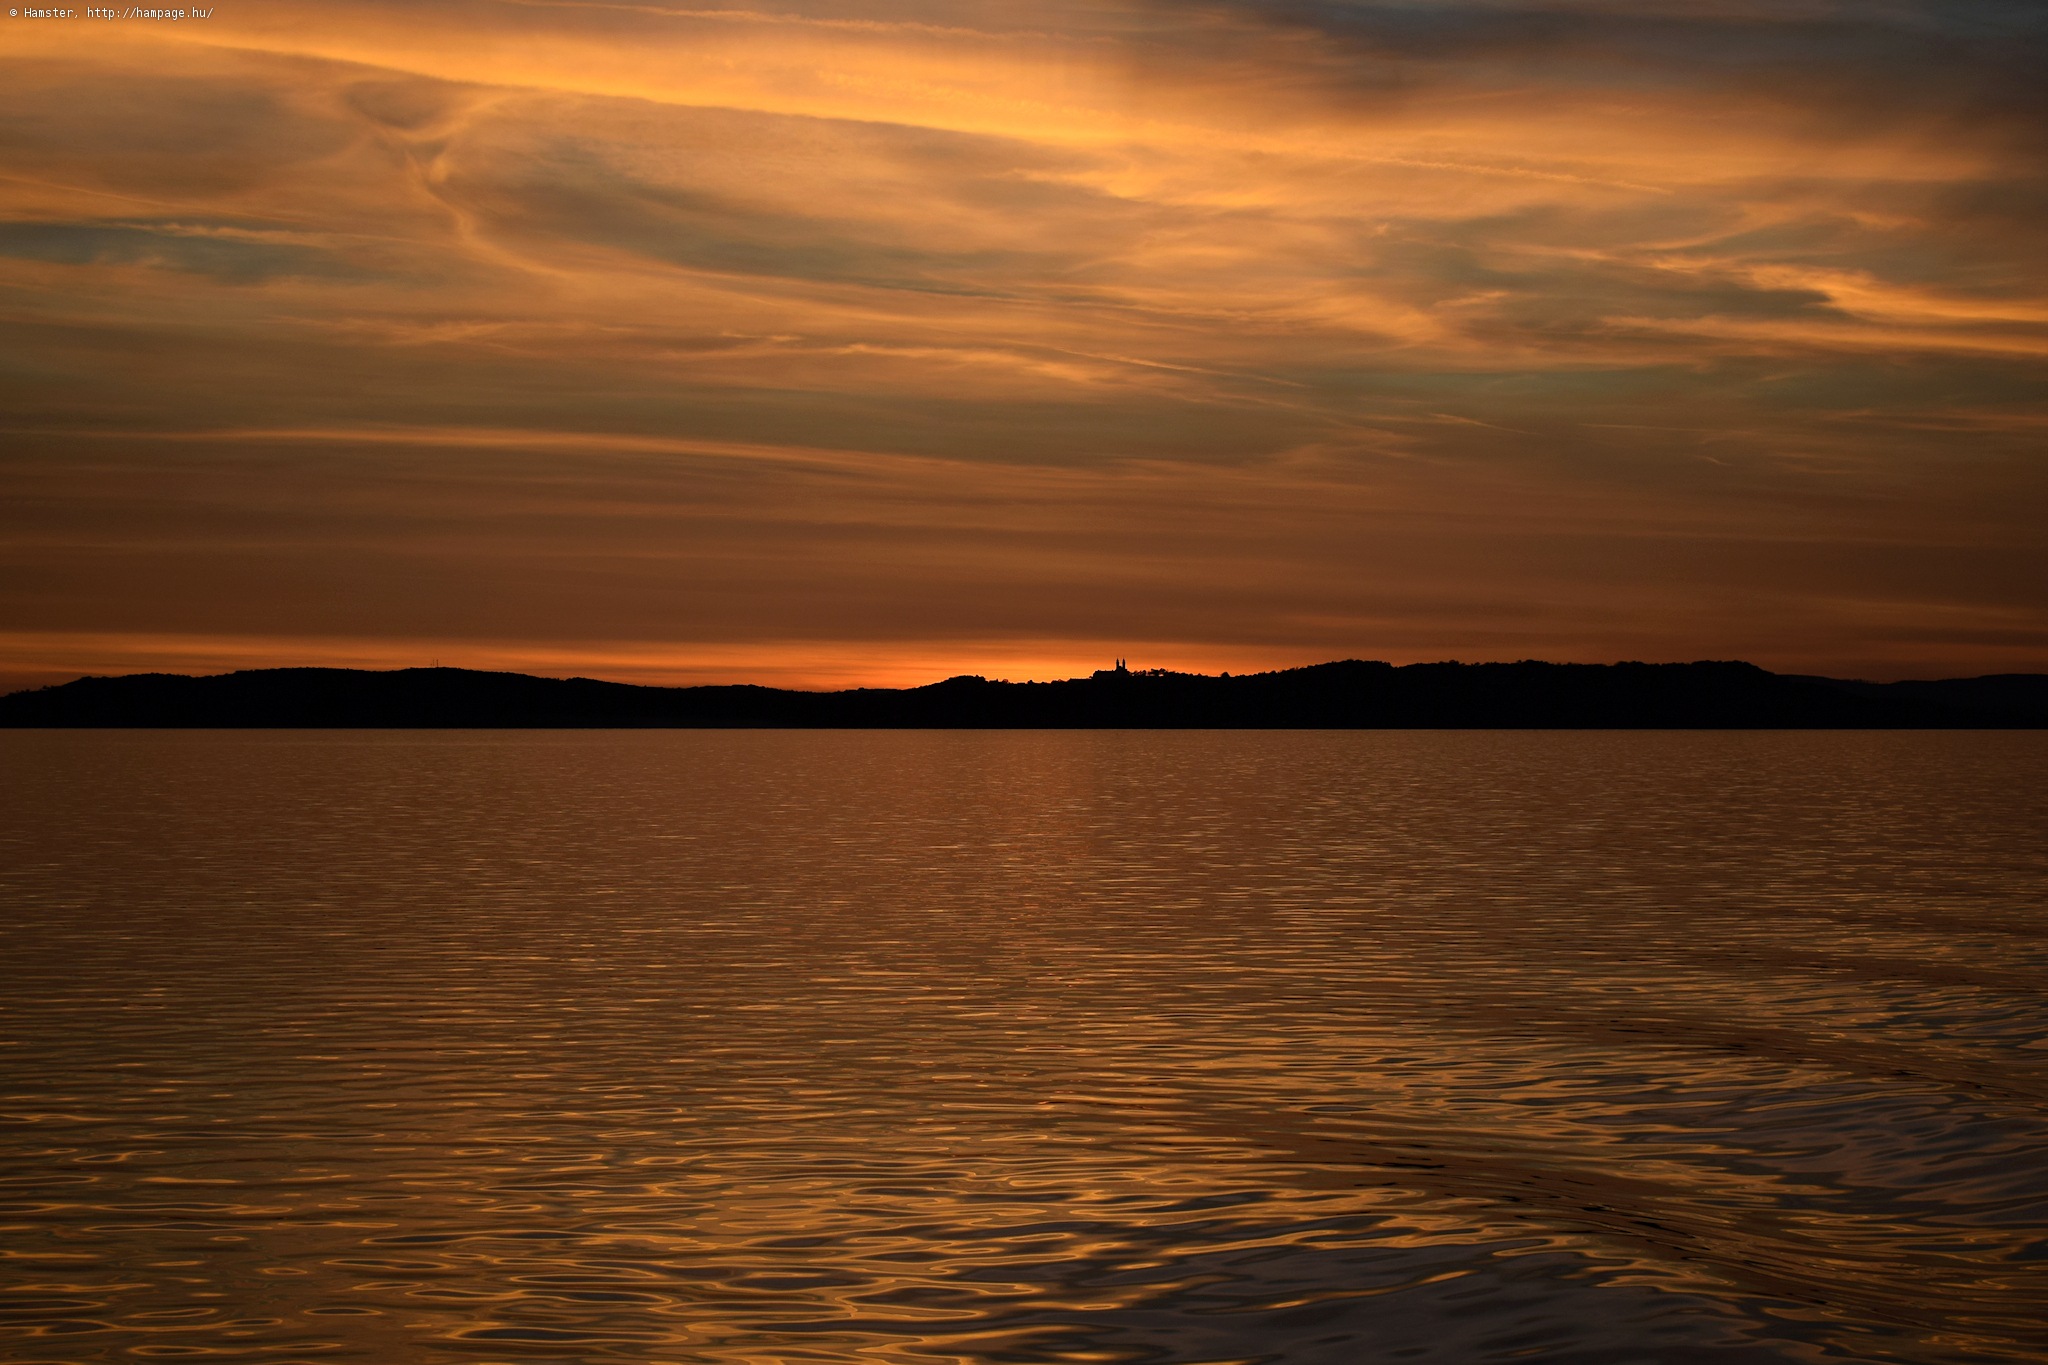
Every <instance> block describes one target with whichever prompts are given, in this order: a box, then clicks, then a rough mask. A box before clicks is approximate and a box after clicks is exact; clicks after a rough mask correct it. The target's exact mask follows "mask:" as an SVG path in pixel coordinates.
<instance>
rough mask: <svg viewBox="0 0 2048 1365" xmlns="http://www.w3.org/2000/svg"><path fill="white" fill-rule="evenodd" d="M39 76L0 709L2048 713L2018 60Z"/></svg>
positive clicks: (1755, 22)
mask: <svg viewBox="0 0 2048 1365" xmlns="http://www.w3.org/2000/svg"><path fill="white" fill-rule="evenodd" d="M77 14H78V17H76V18H73V19H70V20H57V19H29V18H25V17H23V18H12V19H0V106H4V107H0V327H4V333H5V337H6V341H5V346H4V348H0V361H4V365H0V386H4V387H0V394H4V402H0V688H5V687H20V686H27V685H32V684H36V683H42V682H50V681H59V680H62V679H66V678H70V677H75V676H77V675H79V674H80V673H120V672H136V671H144V670H171V671H180V672H200V671H205V672H217V671H221V670H224V669H228V668H237V667H258V666H270V665H279V664H308V663H321V664H347V665H354V666H366V667H402V666H408V665H414V664H426V663H432V662H435V661H439V662H441V663H445V664H461V665H465V666H475V667H492V668H514V669H519V670H522V671H529V672H536V673H545V674H552V675H564V676H565V675H569V674H579V673H580V674H587V675H591V676H598V677H611V678H619V679H622V680H629V681H733V680H752V681H761V682H773V683H782V684H786V685H797V686H837V685H846V684H852V683H878V684H892V683H905V682H911V683H915V682H926V681H931V680H934V679H937V678H940V677H944V676H946V675H948V674H953V673H961V672H973V673H983V674H986V675H988V676H991V677H1012V678H1024V677H1039V678H1045V677H1063V676H1071V675H1073V674H1076V673H1084V672H1086V671H1088V670H1090V669H1093V668H1097V667H1101V666H1104V665H1106V664H1107V663H1108V662H1109V660H1110V659H1111V658H1113V657H1116V656H1125V657H1127V658H1129V659H1130V661H1131V663H1132V666H1134V667H1149V666H1169V667H1177V668H1193V669H1202V670H1204V671H1215V670H1218V669H1231V670H1233V671H1242V670H1247V669H1254V668H1262V667H1275V666H1286V665H1293V664H1301V663H1310V662H1315V661H1318V660H1324V659H1333V658H1344V657H1358V658H1375V659H1389V660H1393V661H1395V662H1411V661H1417V660H1431V659H1448V658H1459V659H1468V660H1480V659H1517V658H1549V659H1561V660H1580V661H1594V662H1597V661H1609V660H1616V659H1646V660H1678V659H1696V658H1746V659H1750V660H1753V661H1755V662H1757V663H1760V664H1763V665H1765V666H1766V667H1771V668H1777V669H1783V670H1792V671H1802V672H1824V673H1831V674H1836V675H1841V676H1862V677H1871V678H1898V677H1940V676H1960V675H1967V674H1975V673H1986V672H2011V671H2030V672H2042V671H2048V231H2044V226H2048V78H2044V76H2043V72H2044V71H2048V5H2043V4H2041V3H2040V0H2012V2H2011V3H2005V2H2002V0H1842V2H1841V3H1829V2H1826V0H1407V2H1406V3H1398V4H1397V3H1384V4H1383V3H1339V2H1337V0H1325V2H1323V3H1317V2H1316V0H1303V3H1255V2H1253V0H1245V2H1244V3H1181V2H1179V0H1157V2H1156V3H1146V2H1145V0H1075V2H1072V3H1068V2H1066V0H1050V2H1049V3H1032V4H1023V3H1015V2H1014V0H1013V2H1012V3H1001V4H999V3H992V2H991V0H951V2H949V3H937V0H930V2H929V3H919V2H917V0H870V2H866V3H814V2H813V0H763V3H761V5H760V6H759V7H758V8H746V7H716V6H709V5H707V6H692V5H664V4H637V3H589V4H585V3H568V2H567V0H561V2H557V0H492V2H490V3H484V2H478V3H436V2H434V0H405V3H396V2H394V3H386V4H380V3H364V2H363V0H327V2H323V3H317V4H316V3H280V2H279V0H220V3H219V5H218V6H217V7H216V8H215V9H214V10H213V13H212V16H211V17H210V18H206V19H199V18H196V17H194V18H187V19H185V20H183V21H178V22H171V21H162V22H151V21H146V20H127V19H122V20H93V19H87V18H85V17H84V14H85V11H84V10H83V9H82V8H81V9H79V10H78V11H77Z"/></svg>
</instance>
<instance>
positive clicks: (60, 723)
mask: <svg viewBox="0 0 2048 1365" xmlns="http://www.w3.org/2000/svg"><path fill="white" fill-rule="evenodd" d="M2044 725H2048V676H2044V675H2039V674H2000V675H1994V676H1991V677H1982V678H1956V679H1950V680H1947V681H1941V682H1896V683H1867V682H1851V681H1844V680H1841V679H1833V678H1816V677H1806V676H1800V675H1794V674H1779V673H1770V672H1767V671H1765V670H1764V669H1761V668H1758V667H1756V666H1755V665H1754V664H1747V663H1735V662H1712V663H1688V664H1643V663H1620V664H1552V663H1538V662H1522V663H1489V664H1459V663H1439V664H1410V665H1407V666H1406V667H1400V668H1397V667H1395V666H1393V665H1391V664H1385V663H1369V662H1363V661H1360V660H1356V659H1349V660H1344V661H1342V662H1338V663H1327V664H1316V665H1313V666H1311V667H1307V668H1290V669H1282V670H1279V671H1276V672H1271V673H1252V674H1245V675H1242V676H1239V677H1230V676H1228V675H1225V676H1222V677H1211V676H1208V675H1205V674H1198V673H1172V672H1167V671H1164V670H1158V669H1155V670H1149V671H1145V672H1128V671H1126V670H1125V669H1123V668H1122V667H1121V666H1120V667H1118V668H1115V669H1105V670H1103V671H1101V672H1098V673H1096V674H1094V675H1093V676H1092V677H1087V678H1073V679H1069V680H1066V681H1063V682H1043V683H1034V682H1027V683H1012V682H992V681H989V680H988V679H985V678H979V677H958V678H948V679H947V680H945V681H944V682H939V683H933V684H931V685H930V686H927V687H911V688H859V689H855V690H852V691H845V692H795V691H785V690H780V689H776V688H770V687H753V686H727V687H642V686H635V685H633V684H629V683H614V682H600V681H597V680H595V679H591V678H566V679H564V678H535V677H529V676H527V675H525V674H521V673H485V672H478V671H474V670H471V669H462V668H406V669H398V670H395V671H390V672H369V671H364V670H359V669H347V668H267V669H254V670H248V671H244V672H239V673H226V674H221V675H218V676H213V677H187V676H184V675H180V674H169V673H142V674H133V675H129V676H127V677H118V678H97V677H96V678H80V679H78V680H77V681H75V682H68V683H63V684H60V685H58V686H54V687H44V688H38V689H35V690H33V691H27V692H16V693H13V694H11V695H8V696H4V697H0V726H9V727H16V728H20V727H83V726H90V727H176V728H194V727H199V728H449V729H459V728H536V727H764V728H859V729H873V728H911V729H936V728H956V729H958V728H972V729H981V728H987V729H1099V728H1134V729H1186V728H1218V729H1319V728H1328V729H1432V728H1442V729H1468V728H1469V729H1955V728H2028V729H2031V728H2039V727H2042V726H2044Z"/></svg>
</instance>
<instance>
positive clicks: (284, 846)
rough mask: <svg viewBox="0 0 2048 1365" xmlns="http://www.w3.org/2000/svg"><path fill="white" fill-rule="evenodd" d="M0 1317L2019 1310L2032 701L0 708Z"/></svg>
mask: <svg viewBox="0 0 2048 1365" xmlns="http://www.w3.org/2000/svg"><path fill="white" fill-rule="evenodd" d="M0 762H4V765H5V782H4V789H0V840H4V845H0V877H4V880H0V897H4V911H0V914H4V927H5V935H6V936H5V939H4V942H0V954H4V958H0V960H4V983H0V984H4V990H0V1030H4V1047H0V1359H5V1360H8V1361H10V1362H114V1361H121V1362H134V1361H137V1360H148V1359H151V1358H167V1359H168V1358H181V1357H184V1358H193V1359H196V1360H198V1361H201V1362H204V1361H207V1360H213V1359H219V1360H222V1361H234V1362H260V1363H261V1365H283V1362H294V1361H305V1362H318V1361H340V1360H360V1361H371V1362H388V1363H390V1365H408V1363H409V1362H436V1361H446V1362H466V1363H467V1365H487V1363H488V1362H507V1363H508V1365H510V1363H511V1362H534V1361H574V1362H609V1361H622V1362H671V1363H679V1362H700V1361H701V1362H799V1361H801V1362H847V1363H848V1365H853V1363H854V1362H860V1363H861V1365H887V1363H889V1362H904V1363H905V1365H910V1363H912V1362H917V1363H918V1365H932V1363H933V1362H946V1361H961V1362H967V1361H974V1362H980V1361H1131V1362H1162V1363H1165V1362H1173V1363H1175V1365H1179V1363H1183V1362H1184V1363H1186V1365H1194V1363H1195V1362H1207V1363H1212V1365H1221V1363H1222V1362H1252V1361H1262V1362H1263V1361H1271V1362H1287V1363H1288V1365H1357V1363H1359V1362H1374V1363H1376V1362H1406V1361H1427V1362H1455V1363H1458V1365H1464V1363H1467V1362H1490V1361H1541V1362H1571V1363H1573V1365H1596V1363H1597V1365H1626V1363H1630V1362H1641V1363H1642V1365H1689V1363H1690V1362H1729V1363H1733V1362H1744V1363H1748V1362H1780V1361H1787V1362H1789V1361H1823V1360H1825V1361H1886V1362H1890V1361H1910V1362H1930V1363H1935V1362H1938V1363H1939V1365H1957V1363H1958V1362H1975V1361H2030V1362H2038V1361H2041V1360H2043V1359H2048V997H2044V993H2043V992H2044V988H2048V734H2041V733H2026V734H2012V733H2007V734H1996V733H1968V734H1953V733H1951V734H1926V733H1921V734H1911V733H1888V734H1839V733H1837V734H1810V733H1808V734H1768V733H1739V734H1692V733H1647V734H1646V733H1598V734H1586V733H1575V734H1574V733H1491V732H1448V733H1430V732H1411V733H1299V732H1296V733H1251V732H1231V733H1213V732H1200V733H1188V732H1178V733H1174V732H1169V733H1156V732H1155V733H1132V732H1080V733H1072V732H1065V733H942V732H910V733H902V732H893V733H892V732H866V733H838V732H823V733H820V732H808V733H806V732H676V731H665V732H521V733H509V732H476V733H458V732H414V733H391V732H377V733H346V732H343V733H334V732H327V733H299V732H240V733H218V732H215V733H198V732H185V733H174V732H73V733H61V732H48V733H38V732H12V733H0Z"/></svg>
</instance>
